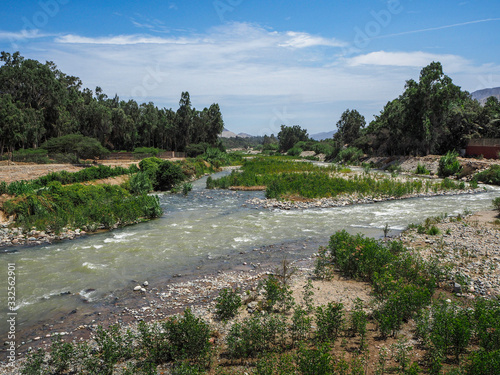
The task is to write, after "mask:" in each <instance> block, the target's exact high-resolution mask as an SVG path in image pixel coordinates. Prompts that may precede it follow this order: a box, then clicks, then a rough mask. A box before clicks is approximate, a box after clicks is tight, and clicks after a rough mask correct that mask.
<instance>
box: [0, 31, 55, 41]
mask: <svg viewBox="0 0 500 375" xmlns="http://www.w3.org/2000/svg"><path fill="white" fill-rule="evenodd" d="M47 36H50V35H48V34H43V33H40V31H39V30H21V31H17V32H12V31H2V30H0V40H9V41H17V40H22V39H36V38H44V37H47Z"/></svg>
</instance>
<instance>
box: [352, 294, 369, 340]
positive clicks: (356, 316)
mask: <svg viewBox="0 0 500 375" xmlns="http://www.w3.org/2000/svg"><path fill="white" fill-rule="evenodd" d="M363 307H364V306H363V301H362V300H361V299H359V298H356V302H355V304H354V310H353V311H352V312H351V320H350V331H351V334H352V335H353V336H355V335H359V337H360V343H359V347H360V350H363V348H364V346H365V339H366V324H367V322H368V316H367V314H366V312H365V311H364V310H363Z"/></svg>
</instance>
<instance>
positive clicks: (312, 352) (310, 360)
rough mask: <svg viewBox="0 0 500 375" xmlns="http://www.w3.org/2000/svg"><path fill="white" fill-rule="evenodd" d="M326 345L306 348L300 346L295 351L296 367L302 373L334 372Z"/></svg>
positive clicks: (325, 373) (307, 374) (324, 373)
mask: <svg viewBox="0 0 500 375" xmlns="http://www.w3.org/2000/svg"><path fill="white" fill-rule="evenodd" d="M329 351H330V350H329V347H328V345H321V346H319V347H318V348H311V349H307V348H305V347H301V348H300V349H299V351H298V352H297V367H298V368H299V370H300V373H301V374H303V375H330V374H333V373H335V372H334V360H333V358H332V356H331V355H330V353H329Z"/></svg>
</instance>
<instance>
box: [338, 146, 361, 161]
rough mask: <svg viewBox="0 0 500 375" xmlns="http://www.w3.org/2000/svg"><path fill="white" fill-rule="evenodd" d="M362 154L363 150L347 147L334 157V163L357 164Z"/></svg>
mask: <svg viewBox="0 0 500 375" xmlns="http://www.w3.org/2000/svg"><path fill="white" fill-rule="evenodd" d="M362 156H363V151H362V150H360V149H359V148H356V147H347V148H345V149H342V150H340V151H339V153H338V154H337V156H336V157H335V162H336V163H344V164H358V163H359V159H360V158H361V157H362Z"/></svg>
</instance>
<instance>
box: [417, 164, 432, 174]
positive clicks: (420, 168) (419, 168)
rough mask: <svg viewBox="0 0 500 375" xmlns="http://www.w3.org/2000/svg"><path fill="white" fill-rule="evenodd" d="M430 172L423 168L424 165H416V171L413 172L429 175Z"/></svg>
mask: <svg viewBox="0 0 500 375" xmlns="http://www.w3.org/2000/svg"><path fill="white" fill-rule="evenodd" d="M430 173H431V172H430V171H429V170H428V169H427V168H425V165H422V164H420V163H418V165H417V169H416V170H415V174H430Z"/></svg>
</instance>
